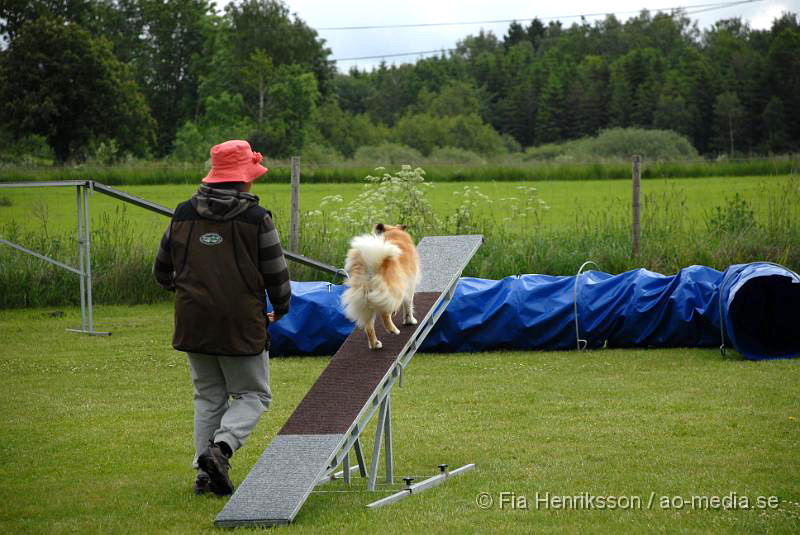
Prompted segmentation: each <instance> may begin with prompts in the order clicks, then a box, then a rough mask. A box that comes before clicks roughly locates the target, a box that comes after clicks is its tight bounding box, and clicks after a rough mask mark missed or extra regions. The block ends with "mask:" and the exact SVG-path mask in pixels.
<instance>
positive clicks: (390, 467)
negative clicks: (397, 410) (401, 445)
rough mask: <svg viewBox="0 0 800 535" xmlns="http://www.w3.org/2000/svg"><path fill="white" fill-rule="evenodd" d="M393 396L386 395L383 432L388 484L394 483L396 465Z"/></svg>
mask: <svg viewBox="0 0 800 535" xmlns="http://www.w3.org/2000/svg"><path fill="white" fill-rule="evenodd" d="M391 396H392V394H391V392H390V393H388V394H386V400H385V401H384V403H386V422H385V423H384V424H383V431H384V434H385V435H386V445H385V446H384V447H383V449H384V453H385V454H386V482H387V483H394V464H393V462H392V398H391Z"/></svg>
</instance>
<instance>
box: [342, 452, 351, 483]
mask: <svg viewBox="0 0 800 535" xmlns="http://www.w3.org/2000/svg"><path fill="white" fill-rule="evenodd" d="M342 475H343V476H344V484H345V485H349V484H350V452H347V455H345V456H344V459H342Z"/></svg>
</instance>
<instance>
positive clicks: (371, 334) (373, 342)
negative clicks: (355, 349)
mask: <svg viewBox="0 0 800 535" xmlns="http://www.w3.org/2000/svg"><path fill="white" fill-rule="evenodd" d="M364 332H365V333H367V343H368V344H369V348H370V349H380V348H382V347H383V344H382V343H381V341H380V340H378V337H377V336H375V316H372V317H371V318H370V319H369V320H367V323H366V325H365V326H364Z"/></svg>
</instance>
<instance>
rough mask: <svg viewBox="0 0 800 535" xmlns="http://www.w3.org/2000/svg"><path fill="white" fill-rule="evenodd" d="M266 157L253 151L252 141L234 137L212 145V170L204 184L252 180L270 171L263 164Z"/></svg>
mask: <svg viewBox="0 0 800 535" xmlns="http://www.w3.org/2000/svg"><path fill="white" fill-rule="evenodd" d="M263 159H264V158H263V157H262V156H261V153H259V152H253V149H251V148H250V143H248V142H247V141H242V140H240V139H232V140H230V141H226V142H225V143H220V144H219V145H214V146H213V147H211V171H209V172H208V174H207V175H206V177H205V178H204V179H203V183H204V184H213V183H216V182H252V181H254V180H255V179H257V178H258V177H260V176H261V175H263V174H264V173H266V172H267V171H268V169H267V168H266V167H264V166H263V165H261V161H262V160H263Z"/></svg>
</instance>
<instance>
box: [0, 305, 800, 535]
mask: <svg viewBox="0 0 800 535" xmlns="http://www.w3.org/2000/svg"><path fill="white" fill-rule="evenodd" d="M62 311H63V313H64V314H63V315H62V314H60V313H59V312H60V311H57V310H55V309H23V310H14V311H9V310H0V340H2V342H3V343H2V347H1V348H0V373H2V377H3V379H4V386H3V388H2V390H0V404H1V405H2V407H3V410H2V412H0V426H1V428H2V429H3V431H4V433H3V438H2V440H0V459H1V460H2V461H1V462H0V482H2V484H0V503H2V504H3V507H2V509H0V528H2V531H3V532H4V533H20V532H31V533H48V534H50V533H140V532H165V533H198V532H204V531H212V530H213V528H212V522H213V520H214V518H215V516H216V515H217V513H218V512H219V511H220V510H221V509H222V507H223V504H224V500H223V499H218V498H213V497H200V498H198V497H195V496H193V495H192V493H191V483H192V480H193V472H192V470H191V468H190V462H191V456H192V448H193V446H192V436H191V435H192V391H191V383H190V379H189V372H188V368H187V364H186V360H185V357H184V355H183V354H181V353H178V352H175V351H173V350H172V349H171V348H170V346H169V341H170V335H171V329H172V312H171V306H170V305H166V304H165V305H153V306H134V307H122V306H115V307H111V306H103V307H96V308H95V322H96V327H97V328H98V329H99V330H110V331H112V332H113V335H112V336H111V337H88V336H84V335H79V334H75V333H69V332H65V330H64V329H65V328H67V327H74V326H76V325H78V324H79V322H80V311H79V310H76V309H74V308H64V309H62ZM327 360H328V359H327V358H324V357H315V358H280V359H273V360H272V361H271V380H272V388H273V393H274V398H275V403H274V406H273V409H272V410H271V411H270V412H268V413H266V414H265V416H264V417H263V418H262V420H261V422H260V424H259V426H258V427H257V429H256V431H255V432H254V434H253V436H252V437H251V438H250V440H249V442H248V443H247V444H246V445H245V447H244V448H243V449H242V450H241V451H240V452H238V453H237V455H236V456H235V457H234V458H233V472H232V476H233V480H234V483H239V482H241V480H242V479H243V478H244V477H245V476H246V474H247V473H248V470H249V469H250V468H251V467H252V466H253V464H254V463H255V461H256V459H257V458H258V456H259V455H260V454H261V452H262V451H263V449H264V448H265V447H266V446H267V444H268V443H269V442H270V440H271V438H272V437H273V436H274V434H275V432H276V431H277V430H278V429H279V428H280V426H281V425H282V424H283V422H284V421H285V420H286V418H287V417H288V416H289V414H290V413H291V412H292V410H293V408H294V407H295V406H296V404H297V403H298V402H299V401H300V399H302V397H303V395H304V394H305V392H306V391H307V389H308V388H309V387H310V385H311V384H312V383H313V381H314V380H315V378H316V377H317V376H318V374H319V373H320V371H321V370H322V369H323V368H324V366H325V365H326V363H327ZM799 383H800V361H797V360H786V361H766V362H749V361H745V360H740V359H739V358H738V357H736V356H735V355H733V356H732V355H731V354H730V353H729V356H728V358H725V359H723V358H721V357H720V355H719V352H718V351H717V350H716V349H668V350H667V349H659V350H599V351H592V352H584V353H577V352H572V351H571V352H497V353H479V354H450V355H433V354H423V355H418V356H417V357H415V359H414V360H413V362H412V364H411V366H410V368H409V369H408V372H407V374H406V377H405V387H404V388H402V389H397V390H395V392H394V394H393V416H394V422H393V433H394V450H395V466H396V473H397V475H398V476H402V475H415V476H418V477H423V476H425V475H428V474H430V475H432V474H434V473H435V472H436V471H437V469H436V465H438V464H439V463H448V464H449V465H450V466H451V467H456V466H460V465H463V464H466V463H476V465H477V469H476V470H474V471H472V472H469V473H467V474H465V475H464V476H462V477H459V478H455V479H453V480H452V481H449V482H447V483H446V484H444V485H443V486H440V487H437V488H435V489H432V490H429V491H427V492H426V493H424V494H422V495H420V496H413V497H411V498H408V499H406V500H404V501H402V502H399V503H397V504H394V505H391V506H388V507H386V508H383V509H380V510H377V511H370V510H367V509H366V508H365V507H364V506H365V504H367V503H369V502H371V501H373V500H374V499H377V498H378V497H380V496H383V495H385V494H384V493H380V494H378V495H370V494H367V493H366V492H362V491H358V492H317V493H314V494H312V496H311V497H310V499H309V500H308V502H307V503H306V505H305V506H304V507H303V508H302V509H301V511H300V513H299V515H298V516H297V518H296V522H295V523H294V524H293V525H292V526H290V527H289V528H288V530H289V531H290V532H296V533H321V532H324V533H361V532H366V533H370V532H386V531H399V532H405V533H423V532H424V533H428V532H453V533H465V532H482V533H492V532H517V533H531V532H553V531H558V532H569V533H620V532H633V533H637V532H663V533H674V532H681V533H710V532H713V533H729V532H739V533H796V532H797V529H798V526H800V455H798V454H800V391H798V388H797V385H798V384H799ZM368 436H371V434H368ZM364 446H365V452H367V455H368V456H369V452H370V451H371V443H370V441H369V440H367V441H365V443H364ZM354 487H355V488H356V489H359V488H363V483H362V482H361V481H359V480H357V481H356V485H354ZM320 490H324V491H337V490H346V489H345V488H344V486H343V485H341V484H339V483H334V484H331V485H328V486H325V487H320ZM481 492H487V493H489V495H490V496H492V498H493V499H494V504H493V505H492V506H491V507H490V508H489V509H481V508H479V507H478V506H477V505H476V497H477V496H478V495H479V493H481ZM502 492H509V493H514V494H515V495H516V496H517V497H519V496H524V497H526V498H527V500H528V505H529V508H528V509H527V510H521V509H518V510H510V509H509V508H508V507H505V508H502V509H501V508H500V506H499V500H500V494H501V493H502ZM537 493H539V495H540V496H543V495H544V494H545V493H550V495H551V496H554V495H555V496H562V495H569V496H573V495H580V494H583V493H590V494H591V495H594V496H640V497H642V500H643V505H642V508H641V509H635V510H597V509H595V510H587V509H560V510H559V509H546V508H544V507H541V506H540V507H539V508H538V509H537V508H536V505H535V498H536V496H537ZM731 493H736V496H737V497H738V498H739V499H741V497H743V496H746V497H748V499H750V500H751V505H752V504H753V503H754V502H755V499H756V497H758V496H766V497H769V496H777V497H778V500H779V503H778V506H777V508H775V509H749V510H742V509H738V510H724V509H718V510H697V509H695V510H693V509H692V508H690V507H688V506H686V507H684V508H682V509H663V508H661V507H660V503H661V502H660V500H661V497H662V496H666V497H673V496H682V497H684V498H689V497H691V496H692V495H701V496H720V497H723V496H730V495H731ZM651 495H653V496H654V497H655V501H654V505H653V507H652V508H650V509H648V508H647V502H648V500H649V498H650V496H651ZM517 499H519V498H517ZM245 532H246V531H245ZM254 532H255V531H254ZM258 533H263V532H262V531H258Z"/></svg>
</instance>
